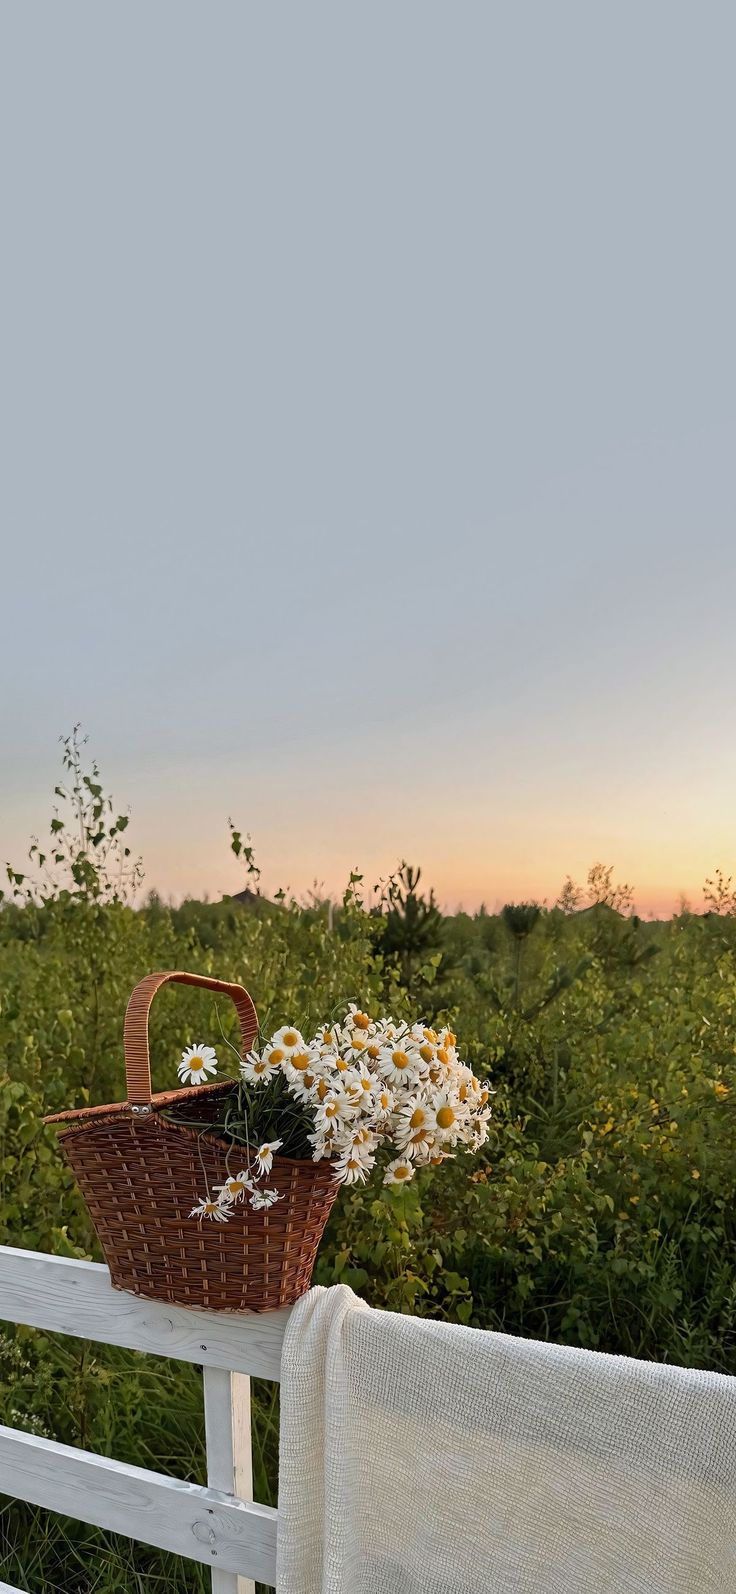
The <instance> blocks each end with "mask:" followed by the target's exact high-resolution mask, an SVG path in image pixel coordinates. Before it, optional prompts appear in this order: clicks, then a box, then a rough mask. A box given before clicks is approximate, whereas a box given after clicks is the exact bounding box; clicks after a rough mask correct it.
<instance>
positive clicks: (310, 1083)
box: [304, 1074, 314, 1090]
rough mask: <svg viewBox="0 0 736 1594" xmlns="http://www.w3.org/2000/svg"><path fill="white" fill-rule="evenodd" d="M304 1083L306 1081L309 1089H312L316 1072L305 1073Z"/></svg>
mask: <svg viewBox="0 0 736 1594" xmlns="http://www.w3.org/2000/svg"><path fill="white" fill-rule="evenodd" d="M304 1083H305V1085H306V1087H307V1090H311V1089H312V1086H313V1084H314V1074H305V1075H304Z"/></svg>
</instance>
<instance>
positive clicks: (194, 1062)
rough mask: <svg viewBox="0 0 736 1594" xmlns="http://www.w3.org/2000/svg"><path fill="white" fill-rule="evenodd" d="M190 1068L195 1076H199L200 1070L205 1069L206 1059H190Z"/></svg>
mask: <svg viewBox="0 0 736 1594" xmlns="http://www.w3.org/2000/svg"><path fill="white" fill-rule="evenodd" d="M189 1067H190V1069H191V1072H192V1073H193V1074H198V1073H199V1070H200V1068H204V1058H203V1057H190V1059H189Z"/></svg>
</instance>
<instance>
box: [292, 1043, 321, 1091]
mask: <svg viewBox="0 0 736 1594" xmlns="http://www.w3.org/2000/svg"><path fill="white" fill-rule="evenodd" d="M318 1061H319V1059H318V1055H317V1053H316V1052H314V1051H312V1048H311V1047H309V1046H300V1047H298V1048H297V1050H296V1051H295V1052H292V1053H291V1054H290V1056H288V1057H287V1058H286V1059H285V1061H284V1064H283V1072H284V1074H285V1075H286V1078H287V1079H288V1081H289V1084H290V1085H298V1084H299V1083H300V1081H301V1080H302V1079H303V1078H304V1077H305V1076H306V1075H309V1076H310V1078H311V1081H312V1084H314V1079H315V1068H316V1066H317V1063H318ZM310 1088H311V1087H310Z"/></svg>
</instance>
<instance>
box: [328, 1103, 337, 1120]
mask: <svg viewBox="0 0 736 1594" xmlns="http://www.w3.org/2000/svg"><path fill="white" fill-rule="evenodd" d="M336 1117H337V1102H336V1101H328V1103H327V1106H326V1107H325V1118H336Z"/></svg>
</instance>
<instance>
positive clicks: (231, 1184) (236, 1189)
mask: <svg viewBox="0 0 736 1594" xmlns="http://www.w3.org/2000/svg"><path fill="white" fill-rule="evenodd" d="M227 1187H228V1190H229V1191H230V1194H231V1195H239V1194H240V1192H241V1190H243V1189H245V1186H244V1184H243V1181H242V1179H228V1182H227Z"/></svg>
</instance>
